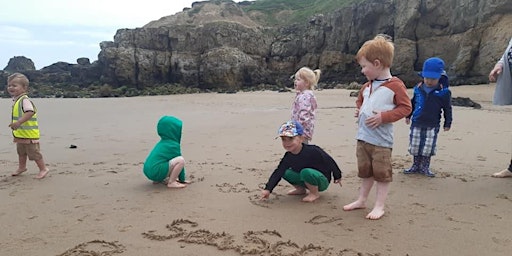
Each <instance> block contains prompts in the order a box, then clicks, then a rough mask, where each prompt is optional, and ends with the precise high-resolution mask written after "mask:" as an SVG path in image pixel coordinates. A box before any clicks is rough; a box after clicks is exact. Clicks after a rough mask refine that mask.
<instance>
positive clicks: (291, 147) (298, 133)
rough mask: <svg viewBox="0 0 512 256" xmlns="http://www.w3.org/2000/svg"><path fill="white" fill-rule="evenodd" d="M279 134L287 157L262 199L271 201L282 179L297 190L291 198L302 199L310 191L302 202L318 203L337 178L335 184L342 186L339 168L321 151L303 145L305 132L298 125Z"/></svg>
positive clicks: (285, 126)
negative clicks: (273, 191) (297, 196)
mask: <svg viewBox="0 0 512 256" xmlns="http://www.w3.org/2000/svg"><path fill="white" fill-rule="evenodd" d="M278 134H279V136H280V137H281V142H282V144H283V148H284V149H285V150H286V153H285V154H284V157H283V158H282V159H281V162H279V165H278V166H277V168H276V169H275V170H274V172H273V173H272V175H271V176H270V178H269V180H268V182H267V184H266V185H265V189H264V190H263V191H262V192H261V199H266V198H268V197H269V195H270V193H272V190H273V189H274V188H275V187H276V186H277V184H278V183H279V181H281V178H283V179H285V180H286V181H288V182H289V183H290V184H292V186H293V187H294V189H292V190H290V191H289V192H288V195H303V194H306V193H307V192H308V191H309V193H308V194H307V196H305V197H304V198H302V201H303V202H313V201H315V200H316V199H318V198H319V197H320V194H319V192H320V191H324V190H326V189H327V187H329V183H330V182H331V177H333V178H334V183H337V184H340V186H341V170H340V168H339V167H338V165H337V164H336V162H335V161H334V159H333V158H332V157H331V156H329V154H327V153H326V152H325V151H324V150H323V149H322V148H320V147H318V146H316V145H308V144H303V143H302V142H303V135H304V130H303V128H302V125H301V124H300V123H299V122H297V121H288V122H286V123H284V124H283V125H281V127H280V128H279V131H278Z"/></svg>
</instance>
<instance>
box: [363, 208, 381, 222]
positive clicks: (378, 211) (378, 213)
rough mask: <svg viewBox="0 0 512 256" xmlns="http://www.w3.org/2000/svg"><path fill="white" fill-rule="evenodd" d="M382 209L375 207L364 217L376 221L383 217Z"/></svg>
mask: <svg viewBox="0 0 512 256" xmlns="http://www.w3.org/2000/svg"><path fill="white" fill-rule="evenodd" d="M384 213H385V212H384V209H383V208H380V207H375V208H373V210H372V211H371V212H370V213H368V215H366V218H367V219H369V220H378V219H380V218H381V217H382V216H383V215H384Z"/></svg>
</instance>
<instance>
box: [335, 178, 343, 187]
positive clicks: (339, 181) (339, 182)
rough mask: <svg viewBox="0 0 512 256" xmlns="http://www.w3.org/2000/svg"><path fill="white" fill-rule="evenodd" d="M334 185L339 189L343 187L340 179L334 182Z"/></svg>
mask: <svg viewBox="0 0 512 256" xmlns="http://www.w3.org/2000/svg"><path fill="white" fill-rule="evenodd" d="M334 184H339V185H340V187H343V184H341V179H339V180H334Z"/></svg>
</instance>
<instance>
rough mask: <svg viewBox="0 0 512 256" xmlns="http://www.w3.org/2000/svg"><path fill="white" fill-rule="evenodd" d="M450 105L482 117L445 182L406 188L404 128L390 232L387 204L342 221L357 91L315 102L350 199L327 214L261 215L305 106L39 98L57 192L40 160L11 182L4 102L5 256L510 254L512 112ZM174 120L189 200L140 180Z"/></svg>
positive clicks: (450, 143) (278, 198)
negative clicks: (162, 124) (285, 135)
mask: <svg viewBox="0 0 512 256" xmlns="http://www.w3.org/2000/svg"><path fill="white" fill-rule="evenodd" d="M451 90H452V93H453V97H470V98H471V99H472V100H473V101H475V102H477V103H480V104H481V105H482V108H481V109H473V108H468V107H454V110H453V115H454V120H453V125H452V129H451V130H450V131H448V132H443V131H441V132H440V133H439V139H438V151H437V155H436V156H434V157H433V158H432V164H431V167H432V169H433V171H434V172H435V173H436V174H437V176H436V177H435V178H428V177H425V176H421V175H404V174H402V170H403V169H404V168H406V167H409V166H410V164H411V160H412V157H411V156H410V155H409V154H408V152H407V146H408V131H409V127H408V126H407V125H406V124H405V122H404V121H403V120H400V121H398V122H397V123H396V124H395V145H394V149H393V165H394V176H393V177H394V181H393V182H392V184H391V187H390V194H389V198H388V200H387V206H386V214H385V216H384V217H383V218H382V219H380V220H377V221H370V220H367V219H365V218H364V217H365V215H366V214H367V213H368V212H369V210H370V209H371V207H372V206H373V202H374V195H375V190H373V191H372V192H371V196H370V198H369V202H368V207H369V209H362V210H357V211H351V212H345V211H343V210H342V206H343V205H344V204H347V203H350V202H352V201H353V200H355V199H356V197H357V193H358V187H359V185H360V179H359V178H358V177H357V169H356V157H355V144H356V141H355V138H354V137H355V134H356V129H357V127H356V123H355V118H354V117H353V113H354V110H355V104H354V101H355V98H353V97H350V96H349V93H350V91H348V90H342V89H335V90H322V91H315V95H316V97H317V100H318V104H319V109H318V112H317V123H316V129H315V134H314V138H313V141H312V143H313V144H317V145H319V146H320V147H322V148H323V149H324V150H326V151H327V152H329V153H330V154H331V155H332V156H333V158H334V159H335V160H336V161H337V163H338V165H339V166H340V167H341V169H342V171H343V181H342V183H343V187H341V188H340V187H339V186H337V185H336V184H331V186H330V187H329V188H328V190H327V191H325V192H322V193H321V197H320V199H319V200H317V201H316V202H314V203H303V202H301V200H300V199H301V197H300V196H288V195H286V191H288V190H289V189H290V188H291V186H290V185H288V184H287V182H285V181H284V180H283V181H281V182H280V184H279V186H278V187H276V189H275V191H274V193H273V194H272V195H271V196H270V199H269V200H268V201H259V200H258V198H259V195H260V189H261V187H262V186H263V185H264V184H265V183H266V181H267V179H268V177H269V175H270V174H271V172H272V171H273V170H274V168H275V167H276V166H277V164H278V162H279V160H280V158H281V157H282V155H283V154H284V151H283V148H282V146H281V142H280V141H279V140H276V139H275V136H276V131H277V128H278V127H279V125H280V124H281V123H283V122H285V121H287V119H288V118H289V116H290V105H291V103H292V100H293V97H294V93H292V92H288V93H278V92H272V91H261V92H241V93H236V94H217V93H210V94H193V95H171V96H152V97H134V98H108V99H33V101H34V103H35V104H36V106H37V108H38V111H39V112H38V115H39V125H40V128H41V136H42V138H41V149H42V153H43V155H44V157H45V161H46V163H47V165H48V167H49V168H50V170H51V171H50V173H49V174H48V176H47V177H46V178H44V179H42V180H37V179H34V177H35V175H36V174H37V172H38V170H37V167H36V165H35V163H34V162H32V161H31V162H29V163H28V171H27V172H25V173H23V174H22V175H20V176H18V177H11V175H10V174H11V173H12V172H13V171H15V170H16V168H17V155H16V150H15V145H14V144H13V143H12V134H11V131H10V129H9V128H8V124H9V121H10V109H11V104H12V101H11V100H10V99H0V110H2V111H0V120H3V126H2V127H3V129H0V138H1V141H2V143H1V144H0V162H1V163H2V167H1V169H0V197H1V199H2V200H1V202H2V207H1V208H0V225H1V228H2V232H1V233H0V248H1V249H0V255H63V256H69V255H411V256H416V255H510V252H511V251H512V217H511V216H512V178H510V179H497V178H492V177H491V174H492V173H493V172H496V171H499V170H502V169H504V168H505V167H507V166H508V163H509V162H510V157H511V153H512V106H493V105H492V104H491V99H492V94H493V91H494V85H493V84H491V85H478V86H458V87H451ZM409 93H411V94H412V91H411V90H409ZM162 115H174V116H176V117H178V118H180V119H182V120H183V123H184V126H183V137H182V150H183V156H184V157H185V159H186V169H187V177H188V178H189V179H190V180H191V181H192V182H193V183H192V184H190V185H189V186H188V187H187V188H185V189H168V188H167V187H166V186H164V185H162V184H156V185H155V184H152V182H151V181H149V180H147V179H146V177H145V176H144V175H143V173H142V171H141V170H142V165H143V162H144V160H145V158H146V156H147V154H148V153H149V151H150V150H151V148H152V147H153V145H154V144H155V143H156V142H157V141H158V140H159V137H158V135H157V134H156V122H157V121H158V119H159V118H160V117H161V116H162ZM71 145H76V148H70V146H71ZM374 189H375V188H374Z"/></svg>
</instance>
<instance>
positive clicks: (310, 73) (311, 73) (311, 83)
mask: <svg viewBox="0 0 512 256" xmlns="http://www.w3.org/2000/svg"><path fill="white" fill-rule="evenodd" d="M321 73H322V71H320V69H315V70H311V69H310V68H308V67H302V68H300V69H299V70H298V71H297V73H295V77H300V78H301V79H303V80H304V81H306V83H307V85H308V89H309V90H314V89H315V86H316V85H317V84H318V80H320V74H321Z"/></svg>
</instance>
